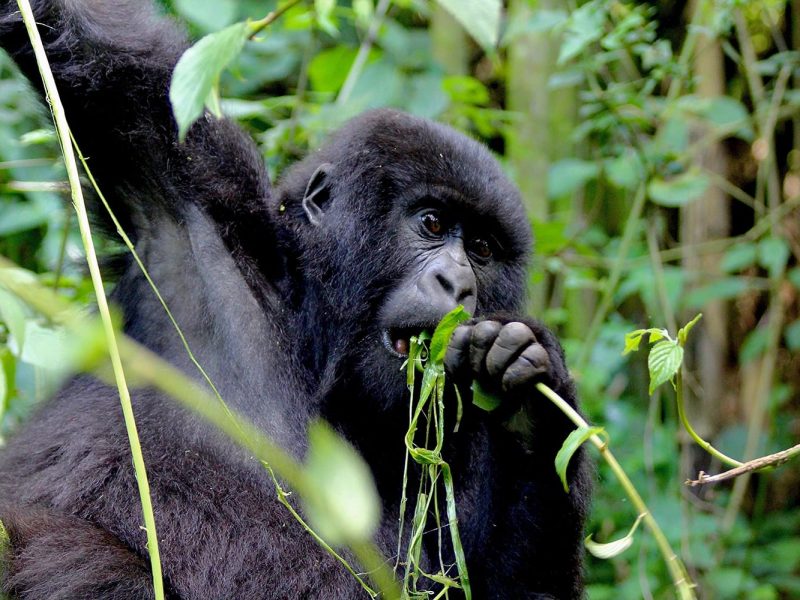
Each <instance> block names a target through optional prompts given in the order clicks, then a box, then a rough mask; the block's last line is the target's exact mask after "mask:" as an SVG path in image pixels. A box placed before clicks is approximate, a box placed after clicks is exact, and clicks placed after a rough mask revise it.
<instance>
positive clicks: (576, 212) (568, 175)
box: [0, 0, 800, 600]
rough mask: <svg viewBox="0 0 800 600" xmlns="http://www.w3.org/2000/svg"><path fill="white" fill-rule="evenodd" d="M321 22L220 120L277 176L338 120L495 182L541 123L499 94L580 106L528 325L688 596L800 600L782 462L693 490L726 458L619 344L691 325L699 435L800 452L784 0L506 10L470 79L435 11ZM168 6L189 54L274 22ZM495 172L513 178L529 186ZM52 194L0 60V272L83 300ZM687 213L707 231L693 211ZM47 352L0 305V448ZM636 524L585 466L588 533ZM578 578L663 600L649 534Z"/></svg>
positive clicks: (260, 44) (54, 165)
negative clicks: (197, 40) (613, 461)
mask: <svg viewBox="0 0 800 600" xmlns="http://www.w3.org/2000/svg"><path fill="white" fill-rule="evenodd" d="M328 4H330V7H331V10H330V12H329V13H327V12H326V14H325V15H324V19H323V18H320V15H315V13H314V11H313V10H312V7H313V3H310V2H309V3H301V4H300V5H298V6H297V7H295V8H293V9H291V10H290V11H289V12H288V13H287V14H286V15H284V16H283V17H282V18H281V19H280V20H279V21H277V22H276V23H274V24H272V25H270V26H269V28H268V29H266V30H265V31H263V32H262V33H260V34H259V36H258V38H257V39H256V40H253V41H248V42H247V43H246V44H245V46H244V49H243V51H242V53H241V54H240V55H239V56H238V58H237V59H236V60H235V61H234V62H233V63H232V64H231V65H230V68H229V69H228V70H227V71H225V72H223V74H222V79H221V84H220V89H221V96H222V109H223V112H225V113H226V114H228V115H229V116H231V117H233V118H235V119H237V120H239V122H240V123H242V125H243V126H244V127H245V128H247V129H248V130H249V131H250V132H251V133H252V135H253V136H254V138H255V139H256V140H257V142H258V144H259V146H260V148H261V149H262V151H263V154H264V158H265V162H266V164H267V165H268V167H269V170H270V173H271V175H272V176H273V177H279V176H280V173H281V172H282V170H283V169H284V168H285V167H286V166H287V165H288V164H290V163H291V162H293V161H294V160H296V159H297V158H299V157H301V156H303V155H304V154H305V153H306V152H307V151H308V150H309V149H313V148H315V147H317V146H318V145H319V144H320V142H321V140H322V139H324V137H325V136H326V135H327V134H328V133H329V132H330V131H332V130H334V129H336V128H337V127H338V126H339V125H341V124H342V123H343V122H344V121H345V120H346V119H348V118H349V117H351V116H354V115H356V114H358V113H359V112H361V111H363V110H366V109H368V108H373V107H380V106H392V107H397V108H400V109H403V110H407V111H410V112H412V113H415V114H418V115H422V116H425V117H429V118H433V119H437V120H440V121H443V122H445V123H448V124H450V125H452V126H454V127H456V128H458V129H460V130H462V131H465V132H467V133H468V134H470V135H473V136H475V137H478V138H479V139H481V140H483V141H484V142H486V143H487V144H488V145H489V146H490V147H491V148H492V149H493V150H494V151H496V152H497V154H498V157H499V158H500V160H501V161H503V162H504V164H505V163H507V162H510V159H511V157H510V152H511V150H510V148H513V147H514V146H515V145H520V144H521V145H525V144H526V142H527V141H528V140H526V139H520V136H519V134H518V131H519V128H518V127H517V126H516V125H517V124H519V123H520V122H522V121H523V120H531V119H534V120H537V119H538V120H537V121H536V123H537V124H538V126H540V127H542V128H548V127H553V123H552V122H548V121H547V119H546V118H543V117H542V116H541V115H539V114H537V113H536V111H531V112H530V113H525V114H521V113H520V112H519V111H517V112H513V111H509V110H508V106H507V93H506V92H507V87H508V81H509V78H525V77H526V76H528V75H531V74H532V73H534V72H535V70H537V69H539V70H541V69H545V70H547V72H546V75H547V77H548V82H549V83H548V86H547V87H548V92H552V94H556V93H559V94H562V96H561V97H563V94H566V96H567V97H569V98H570V102H571V103H572V104H570V106H574V109H573V110H571V111H566V113H565V114H561V113H559V119H561V120H562V122H560V123H558V126H559V131H563V130H567V131H569V132H570V134H569V138H568V139H566V140H565V139H559V140H557V141H558V142H559V144H560V146H561V147H564V146H566V147H567V151H566V155H564V154H561V155H556V153H555V152H552V153H551V152H550V151H549V150H550V149H549V148H547V147H544V148H543V147H536V148H532V150H533V151H534V153H535V155H536V160H541V161H544V162H545V163H546V165H547V168H548V177H547V182H546V183H547V185H546V188H545V189H546V193H547V198H544V197H537V198H526V200H527V201H528V202H529V203H532V204H538V205H539V206H542V203H546V204H545V206H546V211H545V213H546V214H547V218H546V219H541V218H539V219H537V220H536V221H535V222H534V229H535V232H536V262H535V268H534V270H533V272H532V273H531V285H532V289H534V290H536V291H537V294H539V297H538V298H537V299H536V300H537V306H539V307H540V309H539V310H541V311H542V314H537V315H536V316H537V317H540V318H542V319H543V320H544V321H545V322H547V323H548V324H550V325H552V326H554V327H555V329H556V330H557V331H558V332H559V333H560V334H561V336H562V338H563V340H564V345H565V347H566V349H567V354H568V359H569V360H570V364H571V367H572V368H573V370H574V372H575V375H576V377H577V379H578V383H579V386H580V390H581V396H582V398H583V402H584V407H585V411H586V413H587V415H588V416H589V418H590V419H591V421H593V422H595V423H597V424H599V425H602V426H603V427H604V428H605V430H606V431H607V432H608V434H609V436H610V439H611V443H612V445H613V448H614V451H615V453H616V454H617V456H618V457H619V459H620V461H621V462H622V463H623V466H624V468H625V470H626V471H627V472H628V474H629V475H630V477H631V479H632V480H633V482H634V484H635V485H636V487H637V488H638V489H639V491H640V492H641V493H642V495H643V496H644V498H645V500H646V501H647V502H648V504H649V505H650V507H651V508H652V509H653V511H654V514H655V516H656V518H657V520H658V522H659V523H660V524H661V526H662V527H663V529H664V531H665V533H666V535H667V537H668V538H669V541H670V543H671V544H672V545H673V547H674V548H676V549H678V551H679V553H680V554H681V556H682V558H683V559H684V561H685V562H686V564H687V566H688V567H689V570H690V573H691V576H692V578H693V579H694V580H695V581H696V582H697V584H698V595H699V596H700V597H701V598H720V599H728V598H730V599H737V598H742V599H745V598H746V599H755V600H760V599H763V600H771V599H777V598H798V597H800V505H799V504H800V475H799V472H798V468H797V466H796V465H793V464H789V465H787V466H785V467H783V468H782V469H779V470H776V471H774V472H770V473H766V474H761V475H758V476H756V477H754V478H753V479H752V480H751V481H750V483H749V485H747V486H743V489H742V490H739V491H737V490H736V489H735V487H734V485H732V484H724V485H719V486H717V487H707V488H692V489H689V488H687V487H685V486H684V484H683V482H684V480H686V479H687V478H695V476H696V475H697V472H698V471H699V470H700V469H703V470H706V471H708V472H717V471H719V470H720V469H721V468H720V465H718V464H715V463H713V462H709V459H708V457H706V456H705V455H704V454H703V453H702V452H698V451H697V450H696V449H693V448H692V447H691V446H690V445H689V444H687V442H686V440H685V439H684V437H683V436H681V435H679V433H678V432H679V427H678V424H677V419H676V414H675V406H674V401H673V400H674V398H673V396H672V393H671V392H670V391H669V390H668V389H667V387H666V386H665V387H662V388H660V389H659V390H657V391H656V392H655V394H654V395H653V396H652V397H650V396H649V395H648V380H647V367H646V362H645V361H646V359H645V356H644V355H643V354H642V355H628V356H624V357H623V356H622V350H623V348H624V339H625V334H626V333H627V332H629V331H632V330H634V329H637V328H642V327H667V328H668V329H670V330H671V332H672V333H674V332H675V326H676V323H681V322H685V321H686V320H688V318H691V316H693V315H694V314H695V313H697V312H698V311H701V310H702V311H703V312H704V313H706V314H707V317H706V318H705V319H704V320H703V321H702V322H701V323H700V324H699V325H698V326H697V328H696V329H695V330H694V332H693V334H692V335H693V338H697V339H698V340H705V341H709V340H711V341H713V342H715V343H716V345H714V344H712V343H705V344H704V343H702V342H698V343H697V344H694V345H689V346H688V347H687V350H686V352H687V360H688V364H689V375H688V376H687V377H686V378H685V379H686V381H687V384H686V385H687V392H688V393H689V395H690V398H691V399H690V400H689V402H690V405H691V404H693V408H692V411H691V412H692V414H693V416H694V417H695V418H696V419H697V420H698V422H699V423H700V426H701V427H702V428H703V429H704V435H706V436H707V437H708V438H709V439H711V440H712V441H713V443H714V444H715V445H716V446H717V447H718V448H719V449H720V450H722V451H723V452H725V453H726V454H728V455H730V456H735V457H737V458H743V457H745V455H746V454H747V453H748V452H750V453H751V454H753V455H755V454H759V453H766V452H773V451H776V450H779V449H781V448H785V447H788V446H792V445H794V444H796V443H797V442H798V438H800V418H799V417H798V409H800V375H798V373H800V368H799V367H800V354H798V351H800V300H798V298H800V267H799V266H798V263H799V261H798V258H799V257H800V225H798V223H800V219H798V216H800V212H799V211H798V209H799V208H800V91H799V90H797V89H795V87H796V85H795V84H796V82H797V81H798V79H800V31H798V30H799V29H800V25H798V21H799V20H800V15H797V14H793V13H792V7H793V6H794V7H795V8H797V3H796V2H795V3H793V4H792V5H790V3H788V2H784V1H780V0H769V1H765V2H744V1H741V0H714V1H711V0H702V1H700V0H698V2H695V3H691V5H690V4H688V3H684V2H674V3H673V2H663V1H661V2H659V1H656V0H654V1H652V2H646V3H645V2H638V3H637V2H623V1H619V0H591V1H589V2H584V3H574V2H567V1H566V0H565V1H560V0H551V1H549V2H536V1H534V0H531V1H530V2H524V1H523V0H519V1H518V2H517V3H516V4H518V5H519V4H526V5H527V8H528V9H529V17H528V18H525V19H517V20H514V19H510V20H508V19H507V20H505V21H504V22H503V23H502V25H501V31H499V32H497V33H499V34H500V42H499V45H498V47H497V49H496V50H494V51H491V52H490V53H489V54H487V53H486V52H485V51H484V50H483V49H482V48H481V45H479V44H477V43H475V42H473V41H471V40H470V39H469V38H468V37H466V36H463V37H462V43H463V44H464V45H465V50H466V56H467V57H468V64H466V65H465V67H466V72H452V71H448V69H447V68H446V67H445V66H443V65H442V64H441V63H440V62H437V60H436V59H435V58H434V45H435V44H434V41H435V38H436V36H439V35H442V31H440V30H437V28H436V27H433V26H432V25H431V24H432V22H433V20H432V11H433V10H434V8H433V6H432V4H431V3H429V2H426V1H423V0H396V1H395V2H391V3H388V12H387V14H386V15H385V17H384V16H383V15H381V14H380V13H379V11H376V8H380V6H377V7H376V5H375V4H374V3H373V2H372V1H365V0H353V1H352V2H349V1H346V0H342V1H339V2H336V3H328ZM379 4H380V3H379ZM449 4H453V3H449ZM472 4H474V3H466V4H465V5H464V6H467V5H470V6H471V5H472ZM510 4H512V5H513V4H515V3H514V2H513V1H512V2H510ZM698 6H699V10H695V8H696V7H698ZM164 7H165V10H167V11H169V12H171V13H173V14H175V15H176V16H177V17H179V18H180V19H182V20H183V21H185V22H186V23H187V27H188V30H189V31H190V33H191V34H192V35H193V36H196V37H199V36H202V35H205V34H208V33H212V32H214V31H218V30H220V29H221V28H223V27H225V26H228V25H231V24H233V23H236V22H238V21H240V20H242V19H245V18H253V19H260V18H263V17H264V16H265V15H266V14H267V13H268V12H269V11H270V10H273V9H274V8H275V7H276V3H275V2H274V1H272V2H270V1H266V2H265V1H263V0H213V1H212V0H174V1H173V2H171V3H169V2H165V3H164ZM326 10H327V9H326ZM461 17H462V19H461V20H462V22H467V23H470V22H471V23H475V22H476V21H475V19H477V17H475V16H474V15H473V14H471V13H470V14H466V15H461ZM375 19H379V20H380V22H379V26H378V27H377V28H376V35H375V39H374V40H371V39H370V38H369V35H368V32H369V31H370V29H371V28H372V27H373V25H375V24H376V23H375ZM470 19H472V21H470ZM450 27H459V25H458V21H455V20H454V21H453V23H452V24H451V25H450ZM477 35H478V37H479V39H481V38H480V35H481V34H477ZM714 40H716V41H717V43H716V46H715V48H716V51H718V52H719V56H720V57H721V58H720V60H721V62H720V64H719V65H717V66H716V67H713V66H712V67H711V68H709V66H708V64H706V63H704V62H703V58H704V57H707V56H709V54H708V53H709V52H710V51H709V50H708V48H709V44H710V43H711V42H712V41H714ZM481 41H482V43H483V45H484V46H486V45H487V44H486V39H485V38H483V39H481ZM522 44H534V45H535V44H543V46H541V47H548V48H550V52H551V54H552V56H551V57H550V61H549V62H546V61H544V62H543V61H535V60H531V63H530V65H529V66H528V67H527V68H528V70H527V71H525V70H522V71H520V70H518V69H517V70H515V69H516V68H512V66H511V65H510V61H509V60H508V56H509V53H510V52H511V51H512V50H513V49H515V48H516V47H521V45H522ZM360 53H361V54H362V55H363V58H364V60H363V62H359V59H358V56H359V54H360ZM354 65H355V66H354ZM712 84H714V85H716V88H713V85H712ZM709 86H711V89H712V91H711V92H709V89H710V88H709ZM714 89H716V91H713V90H714ZM551 108H553V107H551ZM545 112H547V111H545ZM551 112H552V111H551ZM546 116H547V115H546V114H545V117H546ZM510 170H512V171H514V173H513V175H514V176H516V177H517V178H518V179H519V180H520V181H522V179H523V178H524V177H525V176H526V173H525V172H524V171H523V170H520V169H519V168H517V169H516V170H513V169H510ZM64 181H65V176H64V172H63V168H62V167H61V165H60V162H59V160H58V148H57V144H56V142H55V138H54V136H53V134H52V128H51V125H50V122H49V119H48V115H47V114H46V112H45V111H44V109H42V108H41V107H40V104H39V103H38V101H36V100H35V99H34V98H33V95H32V94H31V93H30V91H29V89H28V87H27V85H26V84H25V83H23V82H22V81H21V79H20V78H19V77H18V75H17V74H16V71H15V69H14V67H13V66H12V64H11V62H10V61H9V59H8V58H7V57H5V56H4V55H0V255H3V256H6V257H8V258H10V259H11V260H13V261H15V262H16V263H18V264H19V265H21V266H22V267H24V268H26V269H29V270H31V271H33V272H35V273H38V274H39V278H40V281H42V282H43V283H45V284H47V285H50V286H53V287H55V288H57V289H58V290H59V291H60V293H62V294H64V295H65V296H67V297H69V298H71V299H74V300H75V301H77V302H78V303H79V304H84V305H91V286H90V285H89V283H88V280H87V276H86V271H85V269H84V267H83V258H82V250H81V246H80V242H79V238H78V236H77V233H76V230H75V225H74V218H72V217H71V216H70V215H71V207H70V206H69V203H68V201H67V200H66V199H65V195H64V194H63V193H62V192H63V189H64ZM714 194H716V196H714ZM714 197H716V198H718V199H719V198H721V199H722V200H716V201H715V200H714V199H713V198H714ZM637 198H641V201H640V202H637ZM715 202H716V204H715ZM703 206H714V207H716V208H715V210H716V212H713V211H712V212H711V214H710V215H709V214H706V215H705V216H704V214H703V212H702V210H701V209H702V207H703ZM693 226H698V227H699V229H700V234H699V235H698V234H696V233H691V232H690V230H691V228H692V227H693ZM101 251H102V252H103V253H104V254H105V255H106V256H108V257H111V256H112V255H113V254H114V253H115V252H117V251H118V245H117V244H116V243H115V242H113V241H106V242H104V243H103V244H101ZM709 315H712V316H711V318H710V319H709ZM713 315H718V316H719V317H720V319H721V322H715V321H714V317H713ZM715 327H716V328H717V329H714V328H715ZM59 336H60V333H59V331H58V330H57V329H56V328H54V327H53V326H52V325H51V324H49V323H47V322H46V321H44V320H43V319H42V318H41V317H39V316H37V315H36V314H35V313H34V312H33V311H32V310H30V309H29V308H28V307H26V306H25V305H24V304H23V303H21V302H20V301H18V300H16V299H15V298H14V297H12V296H11V295H10V294H9V293H7V292H5V291H3V290H1V289H0V417H2V421H0V434H2V435H7V434H8V433H9V432H11V431H12V430H13V428H14V427H15V426H17V425H18V423H19V422H20V421H21V420H22V419H24V418H26V417H27V416H28V415H29V414H30V412H31V410H32V409H33V407H34V406H35V404H36V403H37V402H39V401H40V400H41V399H42V398H44V397H46V396H47V395H48V394H49V393H51V392H52V390H53V389H54V387H55V386H56V385H57V384H58V381H59V377H60V376H61V375H62V374H63V369H59V364H60V363H61V362H63V361H62V359H61V358H60V356H59V353H58V352H54V349H57V348H59ZM710 364H714V365H716V366H717V367H716V368H717V371H715V373H717V375H716V376H717V377H718V378H721V379H722V382H721V386H720V387H721V388H722V391H721V392H719V393H718V394H717V395H716V396H714V395H713V394H711V393H710V392H709V391H708V390H709V389H710V387H709V386H711V384H712V383H713V377H712V378H711V379H709V377H708V376H707V375H704V372H705V370H707V365H710ZM759 374H766V377H765V378H762V379H764V380H765V383H763V384H759V383H758V382H759ZM754 382H755V383H754ZM759 385H761V387H759ZM712 396H713V397H712ZM762 417H763V419H762ZM759 419H761V420H759ZM635 517H636V515H635V514H633V513H632V510H631V508H630V507H629V506H628V504H627V502H626V500H625V495H624V493H623V491H622V489H621V488H620V487H619V485H618V484H617V482H616V480H615V479H614V478H613V477H612V476H611V474H610V473H609V472H607V470H606V467H605V466H604V465H598V485H597V491H596V498H595V503H594V509H593V512H592V519H591V523H590V524H589V531H588V532H587V533H592V535H593V537H594V539H596V540H598V541H607V540H611V539H615V538H617V537H620V536H622V535H624V533H625V532H626V531H627V530H628V529H629V527H630V525H631V523H632V522H633V521H634V519H635ZM588 581H589V584H590V586H589V597H590V598H591V599H592V600H603V599H614V600H626V599H639V598H668V597H670V595H671V586H670V584H669V579H668V576H667V573H666V570H665V568H664V566H663V564H662V562H661V561H660V558H659V557H658V555H657V553H656V551H655V546H654V544H653V542H652V540H651V539H649V538H648V536H647V534H646V533H644V532H643V531H642V530H641V529H640V530H639V531H638V532H637V534H636V536H635V540H634V544H633V546H632V548H631V549H629V550H627V551H626V552H625V553H623V554H621V555H620V556H617V557H615V558H613V559H611V560H607V561H601V560H598V559H594V558H590V559H588Z"/></svg>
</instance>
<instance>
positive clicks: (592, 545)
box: [584, 515, 644, 559]
mask: <svg viewBox="0 0 800 600" xmlns="http://www.w3.org/2000/svg"><path fill="white" fill-rule="evenodd" d="M643 518H644V515H639V516H638V517H636V521H635V522H634V524H633V525H632V526H631V529H630V531H629V532H628V533H627V535H626V536H625V537H623V538H620V539H618V540H615V541H613V542H608V543H607V544H599V543H597V542H595V541H594V540H593V539H592V536H589V537H587V538H586V540H585V541H584V544H585V546H586V549H587V550H588V551H589V554H591V555H592V556H596V557H597V558H602V559H608V558H613V557H615V556H619V555H620V554H622V553H623V552H625V550H627V549H628V548H630V547H631V545H632V544H633V534H634V533H636V528H637V527H639V523H640V522H641V521H642V519H643Z"/></svg>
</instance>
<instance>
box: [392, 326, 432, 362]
mask: <svg viewBox="0 0 800 600" xmlns="http://www.w3.org/2000/svg"><path fill="white" fill-rule="evenodd" d="M423 329H425V326H423V325H418V326H414V327H391V328H389V329H384V331H383V345H384V346H385V347H386V349H387V350H389V352H391V353H392V354H394V355H395V356H397V357H400V358H408V350H409V348H410V347H411V338H412V337H414V336H417V335H419V334H420V332H421V331H422V330H423Z"/></svg>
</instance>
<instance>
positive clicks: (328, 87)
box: [308, 46, 358, 93]
mask: <svg viewBox="0 0 800 600" xmlns="http://www.w3.org/2000/svg"><path fill="white" fill-rule="evenodd" d="M357 53H358V51H357V50H356V49H355V48H348V47H347V46H334V47H333V48H329V49H328V50H323V51H322V52H320V53H318V54H317V55H316V56H315V57H314V58H313V59H312V60H311V63H309V65H308V78H309V81H311V87H312V88H313V89H314V91H317V92H329V93H336V92H338V91H339V89H341V87H342V84H343V83H344V82H345V79H347V74H348V73H349V72H350V67H351V66H352V65H353V61H354V60H355V59H356V54H357Z"/></svg>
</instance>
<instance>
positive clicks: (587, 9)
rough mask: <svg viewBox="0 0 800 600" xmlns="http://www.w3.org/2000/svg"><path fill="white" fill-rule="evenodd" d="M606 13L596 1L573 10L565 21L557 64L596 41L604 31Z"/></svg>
mask: <svg viewBox="0 0 800 600" xmlns="http://www.w3.org/2000/svg"><path fill="white" fill-rule="evenodd" d="M605 19H606V15H605V12H604V11H603V10H602V9H601V8H600V7H599V6H598V5H597V3H594V2H589V3H587V4H584V5H583V6H581V7H580V8H578V9H577V10H575V11H573V13H572V14H571V15H570V17H569V20H568V21H567V30H566V32H565V33H564V41H563V42H562V44H561V50H560V51H559V54H558V64H559V65H563V64H564V63H565V62H567V61H569V60H572V59H573V58H575V57H576V56H578V55H579V54H580V53H581V52H583V51H584V50H585V49H586V48H587V47H588V46H589V45H590V44H592V43H593V42H596V41H598V40H599V39H600V38H601V37H602V36H603V32H604V24H605Z"/></svg>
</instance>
